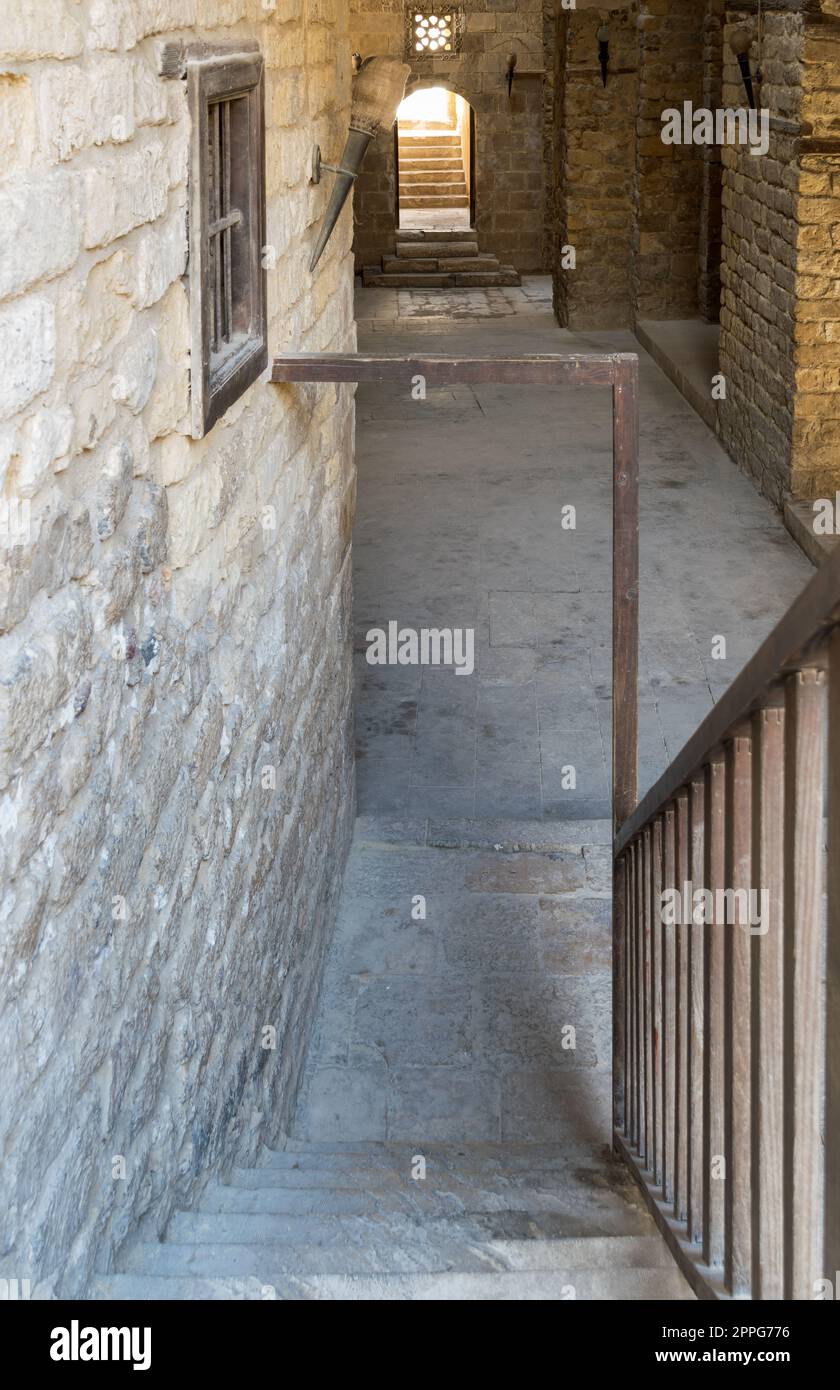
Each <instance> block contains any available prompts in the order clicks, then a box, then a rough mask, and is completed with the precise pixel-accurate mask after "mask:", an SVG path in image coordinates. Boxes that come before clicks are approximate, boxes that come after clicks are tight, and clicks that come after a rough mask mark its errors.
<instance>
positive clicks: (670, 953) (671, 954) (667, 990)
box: [662, 801, 677, 1202]
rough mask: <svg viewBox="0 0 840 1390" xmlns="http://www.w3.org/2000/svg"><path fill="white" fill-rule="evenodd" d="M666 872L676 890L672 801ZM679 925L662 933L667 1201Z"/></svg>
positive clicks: (669, 1197) (666, 1192) (670, 1192)
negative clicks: (676, 955) (676, 953)
mask: <svg viewBox="0 0 840 1390" xmlns="http://www.w3.org/2000/svg"><path fill="white" fill-rule="evenodd" d="M664 842H665V844H664V873H663V880H664V886H665V889H666V890H667V889H671V890H674V889H676V886H677V871H676V806H675V803H674V802H673V801H672V802H671V803H670V805H669V806H667V807H666V810H665V818H664ZM676 934H677V928H676V927H675V926H673V925H668V926H666V927H665V930H664V932H663V936H662V943H663V944H662V1103H663V1108H664V1117H663V1151H662V1174H663V1180H662V1196H663V1199H664V1200H665V1201H666V1202H672V1201H673V1200H674V1157H675V1148H674V1138H675V1134H674V1119H675V1108H674V1106H675V1100H676V1062H677V1035H676V997H675V987H676V975H675V963H676V960H675V950H676Z"/></svg>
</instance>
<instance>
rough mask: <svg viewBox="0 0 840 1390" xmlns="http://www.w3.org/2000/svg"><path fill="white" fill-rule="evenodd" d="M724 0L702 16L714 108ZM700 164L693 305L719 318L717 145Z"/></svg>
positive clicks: (706, 81)
mask: <svg viewBox="0 0 840 1390" xmlns="http://www.w3.org/2000/svg"><path fill="white" fill-rule="evenodd" d="M723 16H724V0H707V6H706V14H705V17H704V20H703V106H704V107H705V108H706V110H707V111H717V110H718V109H719V108H720V107H721V106H722V104H723ZM700 157H701V160H702V164H703V171H702V182H701V191H700V237H699V243H698V248H697V253H698V261H697V308H698V310H699V312H700V313H701V314H702V316H703V318H705V319H708V320H709V322H710V323H717V322H718V320H719V318H720V262H721V240H722V236H723V166H722V162H721V151H720V148H719V146H717V145H706V146H704V147H703V149H701V151H700Z"/></svg>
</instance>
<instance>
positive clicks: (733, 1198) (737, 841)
mask: <svg viewBox="0 0 840 1390" xmlns="http://www.w3.org/2000/svg"><path fill="white" fill-rule="evenodd" d="M726 767H727V775H726V887H727V890H728V893H729V894H731V896H730V897H729V898H728V903H729V906H728V908H727V911H726V914H725V922H726V924H725V927H724V932H725V936H726V958H727V1040H728V1046H727V1049H726V1139H727V1142H726V1167H727V1180H726V1192H727V1207H726V1236H727V1240H726V1285H727V1288H728V1289H730V1291H731V1292H732V1293H733V1294H736V1295H749V1294H750V1292H751V1289H752V1215H751V1203H752V1190H751V1189H752V1127H751V1115H752V1096H751V1090H752V1005H751V993H752V943H753V938H752V935H751V934H750V924H749V908H748V903H749V894H750V889H751V888H752V881H753V880H752V740H751V738H750V725H749V723H748V722H746V721H745V722H744V723H742V724H740V725H739V726H738V728H737V729H736V730H735V731H734V733H733V736H732V738H731V740H730V742H729V743H728V744H727V750H726ZM741 895H745V896H746V903H745V901H744V899H743V898H742V896H741Z"/></svg>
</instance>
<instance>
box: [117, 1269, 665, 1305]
mask: <svg viewBox="0 0 840 1390" xmlns="http://www.w3.org/2000/svg"><path fill="white" fill-rule="evenodd" d="M572 1290H574V1296H575V1299H576V1300H578V1301H579V1300H582V1299H583V1300H594V1299H598V1300H603V1301H615V1300H627V1301H631V1300H632V1301H639V1300H642V1299H645V1300H648V1299H667V1300H669V1301H674V1300H685V1299H690V1298H692V1297H693V1295H692V1293H691V1290H690V1289H689V1287H688V1285H687V1284H686V1282H685V1280H684V1279H683V1278H682V1275H681V1274H680V1273H679V1271H677V1270H676V1269H670V1270H663V1269H661V1268H656V1269H645V1268H639V1269H634V1270H633V1271H632V1273H630V1272H626V1271H624V1270H619V1271H617V1272H616V1271H606V1270H601V1269H588V1268H587V1269H581V1268H579V1267H572V1268H569V1269H565V1270H564V1269H556V1270H555V1269H553V1270H546V1271H539V1270H537V1271H534V1270H517V1271H506V1270H499V1271H488V1272H486V1273H476V1274H471V1273H463V1272H445V1273H437V1274H391V1275H359V1274H351V1275H340V1274H323V1275H313V1276H308V1277H307V1276H288V1277H285V1278H283V1279H280V1280H277V1279H275V1280H272V1281H271V1283H270V1284H268V1283H265V1282H264V1281H262V1280H261V1279H259V1278H256V1277H254V1276H245V1277H242V1278H236V1277H230V1278H223V1277H215V1278H214V1277H201V1276H199V1275H176V1274H170V1275H156V1276H154V1275H153V1276H150V1275H140V1274H108V1275H101V1276H100V1277H99V1278H98V1279H97V1280H96V1281H95V1282H94V1284H93V1287H92V1289H91V1295H90V1296H91V1298H92V1299H94V1300H112V1299H113V1300H115V1301H122V1302H126V1301H130V1302H137V1303H142V1302H150V1301H155V1302H158V1301H161V1302H162V1301H174V1300H177V1301H184V1302H186V1301H198V1300H201V1301H215V1302H219V1301H222V1300H226V1301H240V1302H241V1301H246V1300H248V1301H250V1300H254V1301H266V1299H271V1298H272V1297H273V1298H276V1299H278V1300H281V1301H306V1300H337V1301H338V1300H359V1299H373V1300H383V1301H391V1300H396V1299H399V1300H403V1301H405V1300H409V1299H412V1300H417V1301H428V1300H430V1299H435V1300H445V1301H454V1300H471V1301H474V1300H489V1301H502V1300H504V1301H512V1300H517V1301H519V1300H527V1301H536V1300H549V1299H550V1300H562V1299H568V1298H570V1297H571V1291H572Z"/></svg>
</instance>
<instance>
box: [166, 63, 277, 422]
mask: <svg viewBox="0 0 840 1390" xmlns="http://www.w3.org/2000/svg"><path fill="white" fill-rule="evenodd" d="M186 76H187V91H188V97H189V105H190V115H191V118H192V151H191V168H190V263H189V264H190V271H189V283H190V316H191V321H192V359H191V388H190V389H191V395H192V426H193V429H192V432H193V436H194V437H195V438H197V439H198V438H200V437H201V436H202V435H203V434H206V433H207V431H208V430H209V429H210V428H211V426H212V425H214V424H215V422H216V421H217V420H218V419H219V417H220V416H221V415H223V414H224V412H225V411H226V410H227V409H228V407H229V406H231V405H232V404H233V402H234V401H235V400H236V399H237V398H238V397H239V396H241V395H242V393H243V391H245V390H246V389H247V387H248V386H250V385H251V383H252V382H253V381H255V380H256V378H257V377H258V376H259V375H260V373H261V372H262V371H263V370H264V368H265V367H266V365H267V362H268V342H267V336H266V274H265V270H264V267H263V252H264V245H265V119H264V111H263V60H262V57H261V55H260V54H259V53H255V52H247V53H236V54H221V55H214V56H210V57H200V58H196V59H190V60H188V61H187V65H186Z"/></svg>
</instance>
